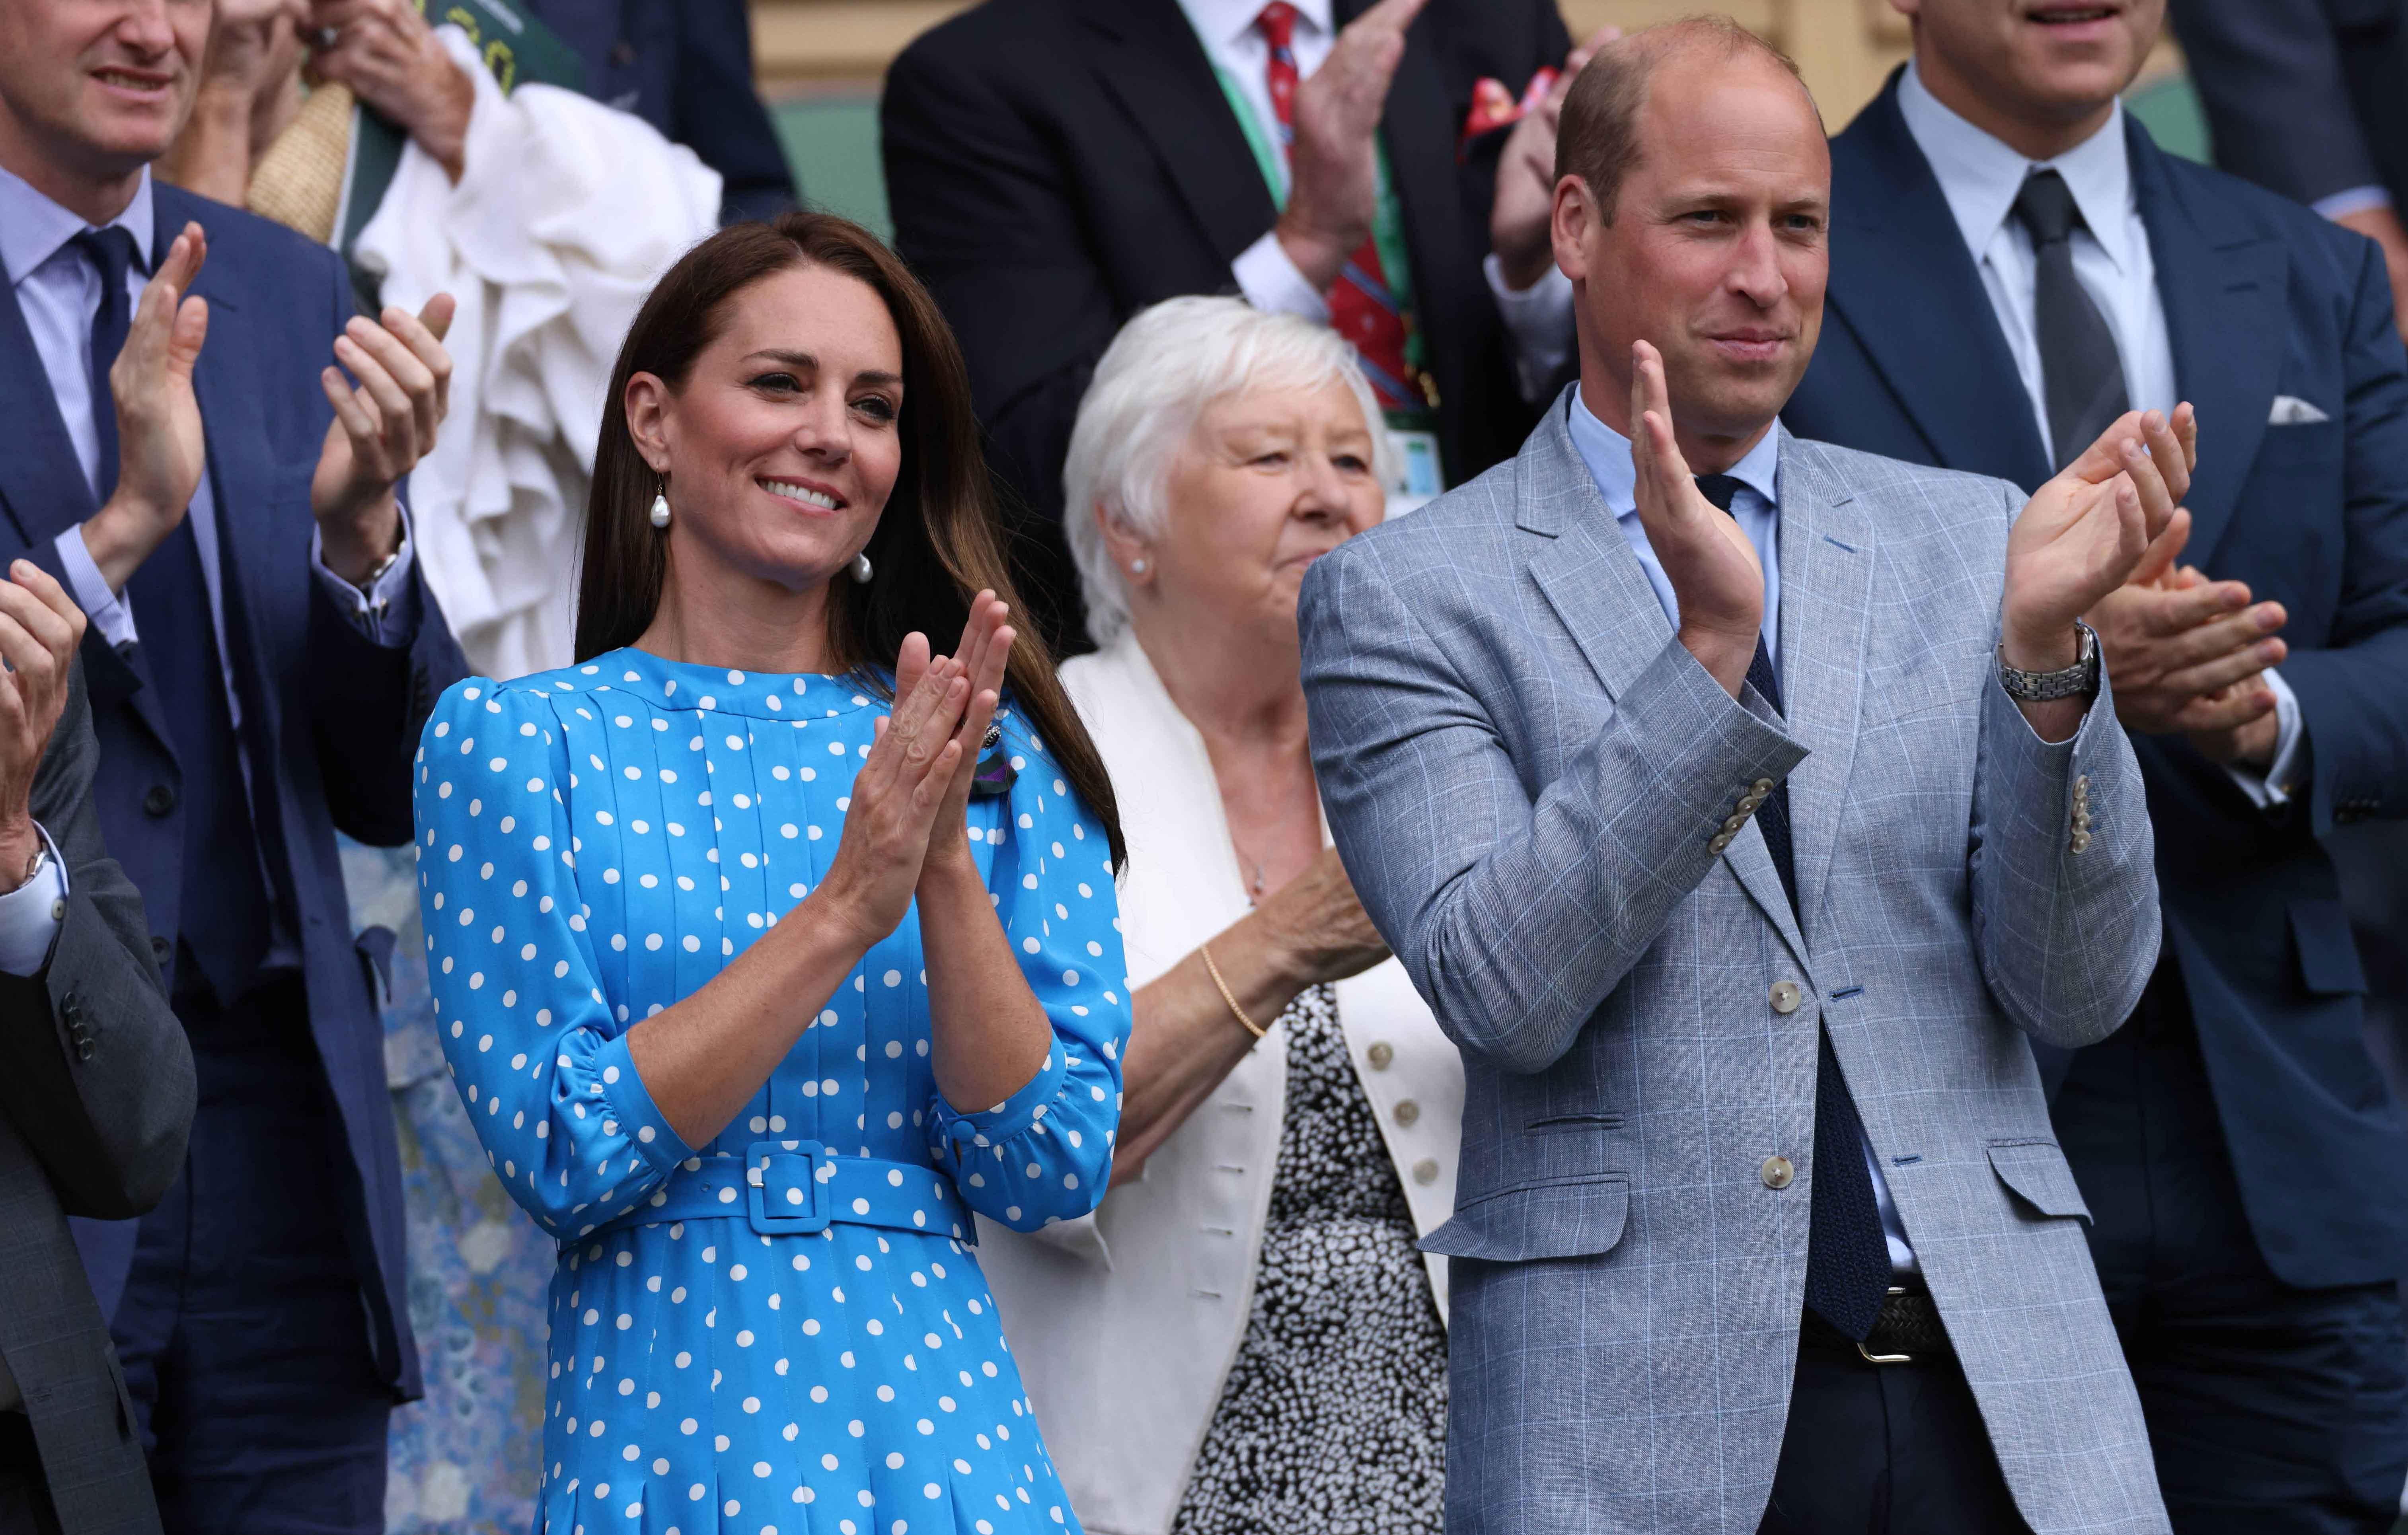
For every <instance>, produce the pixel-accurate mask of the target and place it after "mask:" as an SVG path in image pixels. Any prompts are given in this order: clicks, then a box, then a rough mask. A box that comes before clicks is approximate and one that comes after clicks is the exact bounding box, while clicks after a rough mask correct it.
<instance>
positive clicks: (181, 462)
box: [83, 223, 209, 591]
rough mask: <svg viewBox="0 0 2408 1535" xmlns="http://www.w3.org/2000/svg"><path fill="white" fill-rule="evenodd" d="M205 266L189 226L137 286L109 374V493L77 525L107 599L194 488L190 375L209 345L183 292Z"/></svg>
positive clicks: (161, 536) (200, 458)
mask: <svg viewBox="0 0 2408 1535" xmlns="http://www.w3.org/2000/svg"><path fill="white" fill-rule="evenodd" d="M207 260H208V236H207V235H204V234H203V233H202V232H201V226H200V225H199V224H196V223H190V224H186V225H185V226H184V232H183V233H182V234H181V235H177V236H176V243H175V244H174V245H172V246H169V247H168V248H167V259H166V260H165V261H163V262H161V263H159V270H158V271H157V272H156V273H155V274H153V275H152V277H151V278H150V281H149V282H148V283H146V284H145V285H144V286H143V289H142V302H141V303H140V304H139V305H137V306H136V307H135V311H134V319H133V320H132V321H131V322H130V323H129V324H128V325H127V326H126V330H125V345H124V347H123V348H122V349H121V350H120V351H119V352H118V354H117V361H116V362H115V363H113V364H111V366H110V367H109V370H108V392H109V393H110V395H111V396H113V397H114V399H115V403H116V409H117V454H118V470H117V485H116V488H115V489H114V490H112V491H111V492H110V494H109V498H108V505H105V506H103V507H101V509H100V510H99V511H97V512H95V513H93V516H92V518H91V519H90V520H89V521H87V522H85V523H84V525H83V542H84V547H85V549H86V550H87V551H88V552H89V553H90V554H91V555H92V559H93V564H95V565H97V566H99V567H100V575H101V578H102V579H103V580H105V581H107V582H108V590H111V591H123V590H125V583H126V582H127V581H129V580H131V579H133V576H134V573H135V572H136V570H139V569H140V568H141V566H142V561H145V560H148V559H149V558H150V551H151V550H153V549H155V548H157V547H159V546H160V544H161V543H162V542H164V541H165V538H166V536H167V535H168V534H169V533H173V532H175V530H176V524H178V523H179V522H181V521H183V520H184V512H185V509H186V508H188V507H189V506H191V505H192V503H193V495H194V493H195V492H197V491H198V490H200V487H201V467H202V463H203V462H204V454H205V452H206V447H205V445H204V443H203V441H202V437H201V406H200V402H199V400H198V399H197V398H195V397H194V395H193V367H194V366H195V365H196V364H197V363H198V362H200V360H201V347H202V344H203V343H204V342H206V341H207V340H208V334H209V306H208V300H207V299H201V298H188V297H186V296H185V294H186V291H187V290H189V289H190V288H191V287H192V284H193V278H194V277H197V276H199V275H200V270H201V264H202V263H203V262H205V261H207Z"/></svg>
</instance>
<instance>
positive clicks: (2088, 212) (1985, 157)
mask: <svg viewBox="0 0 2408 1535" xmlns="http://www.w3.org/2000/svg"><path fill="white" fill-rule="evenodd" d="M1898 109H1899V114H1900V115H1901V116H1903V117H1904V118H1905V119H1906V131H1907V133H1908V134H1909V135H1911V136H1913V138H1914V143H1915V147H1916V148H1917V149H1921V150H1922V151H1923V158H1924V159H1926V160H1928V161H1929V162H1930V163H1931V169H1932V173H1933V174H1934V175H1935V176H1937V177H1939V178H1940V192H1941V195H1942V196H1944V197H1945V198H1947V199H1948V211H1949V212H1950V213H1952V214H1954V215H1956V218H1957V230H1958V232H1959V233H1961V234H1962V235H1964V237H1965V248H1966V249H1969V250H1971V252H1972V253H1973V259H1974V260H1975V261H1976V262H1979V261H1980V260H1981V259H1982V253H1983V252H1984V251H1985V250H1987V249H1989V248H1990V241H1991V240H1992V239H1993V238H1994V237H1996V236H1997V235H1998V233H1999V231H2000V228H2001V227H2002V226H2004V225H2005V223H2006V221H2007V219H2008V217H2009V216H2010V215H2011V214H2012V213H2013V212H2014V206H2015V194H2016V193H2017V192H2021V191H2022V190H2023V185H2024V178H2025V177H2026V176H2028V175H2029V174H2030V173H2031V172H2032V171H2034V170H2036V169H2038V168H2040V167H2041V166H2043V165H2045V166H2049V167H2051V168H2053V169H2054V170H2056V172H2057V174H2058V175H2059V176H2062V177H2064V178H2065V185H2066V189H2067V190H2068V191H2070V192H2072V193H2073V206H2076V207H2078V208H2080V209H2081V210H2082V221H2083V222H2084V223H2085V224H2086V225H2088V226H2089V229H2090V237H2091V238H2092V239H2094V240H2096V241H2098V242H2099V249H2101V250H2103V251H2105V252H2106V253H2107V259H2108V260H2109V261H2110V262H2112V263H2114V266H2115V269H2116V270H2117V271H2118V272H2128V271H2129V270H2130V269H2131V260H2130V257H2131V247H2130V234H2131V223H2130V215H2131V210H2132V164H2131V160H2130V158H2129V155H2128V150H2127V147H2126V145H2125V142H2124V104H2123V103H2122V102H2121V101H2118V102H2116V103H2115V105H2114V110H2112V111H2110V112H2109V113H2108V114H2107V121H2106V122H2105V124H2104V125H2102V126H2101V127H2100V130H2099V131H2098V132H2097V133H2095V134H2093V135H2090V136H2089V137H2088V138H2085V139H2084V140H2083V141H2082V142H2081V143H2079V144H2077V145H2075V146H2074V147H2073V148H2072V149H2068V150H2067V151H2066V152H2065V153H2063V154H2061V155H2058V156H2057V158H2056V159H2054V160H2039V161H2034V160H2027V159H2025V158H2024V157H2023V155H2021V154H2020V153H2018V152H2017V151H2016V150H2015V149H2013V148H2011V147H2010V146H2008V145H2007V144H2005V143H2003V142H2001V141H2000V140H1999V139H1997V138H1995V137H1993V136H1991V135H1989V134H1987V133H1985V132H1984V131H1983V130H1982V129H1980V128H1976V127H1975V126H1973V124H1971V122H1968V121H1965V119H1963V118H1961V117H1959V116H1957V114H1956V113H1955V112H1954V111H1952V110H1950V109H1949V108H1948V107H1946V106H1945V105H1943V104H1942V102H1941V100H1940V98H1939V97H1938V96H1935V95H1933V94H1932V93H1931V89H1930V87H1928V86H1927V85H1925V84H1924V83H1923V77H1922V75H1921V74H1919V73H1918V72H1917V71H1916V69H1915V67H1914V64H1912V63H1909V64H1907V66H1906V77H1905V78H1903V79H1901V80H1899V86H1898Z"/></svg>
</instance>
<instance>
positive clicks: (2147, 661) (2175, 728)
mask: <svg viewBox="0 0 2408 1535" xmlns="http://www.w3.org/2000/svg"><path fill="white" fill-rule="evenodd" d="M2189 536H2190V514H2189V513H2188V512H2186V511H2184V510H2182V509H2180V508H2176V509H2175V512H2174V515H2173V519H2172V520H2171V522H2169V523H2168V524H2167V526H2166V531H2165V533H2163V534H2161V535H2159V537H2158V539H2157V543H2156V544H2155V545H2152V546H2151V547H2150V551H2149V553H2148V554H2147V555H2146V556H2145V557H2143V560H2142V561H2141V566H2140V568H2139V569H2138V570H2136V571H2134V572H2133V574H2132V576H2131V577H2130V579H2128V580H2127V581H2126V582H2125V583H2124V584H2123V585H2122V586H2120V587H2118V588H2116V589H2115V590H2114V591H2111V592H2109V593H2108V594H2107V595H2106V596H2105V597H2102V598H2100V600H2099V602H2098V604H2096V605H2094V606H2093V607H2092V608H2091V610H2090V612H2089V614H2088V615H2087V617H2088V619H2089V622H2090V627H2091V628H2093V629H2095V630H2097V631H2098V632H2099V644H2100V649H2101V650H2102V651H2103V652H2104V654H2105V657H2106V662H2107V666H2108V670H2109V673H2110V675H2113V676H2114V679H2115V718H2117V720H2119V721H2120V722H2121V723H2122V724H2123V725H2124V727H2125V728H2126V729H2127V730H2132V731H2138V732H2141V733H2143V734H2144V735H2177V734H2190V733H2192V732H2212V733H2214V734H2217V735H2221V734H2223V733H2224V732H2230V731H2232V730H2235V729H2237V728H2238V727H2240V726H2243V725H2246V724H2247V723H2249V722H2250V721H2251V720H2253V719H2256V718H2260V717H2261V716H2264V715H2267V714H2271V713H2272V710H2273V708H2274V695H2273V693H2272V691H2271V690H2269V689H2267V688H2266V687H2265V686H2264V685H2263V683H2262V682H2261V681H2259V680H2258V679H2259V677H2260V676H2261V675H2262V674H2263V673H2264V671H2265V669H2266V668H2267V667H2269V666H2272V665H2275V664H2277V663H2279V662H2280V661H2282V660H2283V658H2284V656H2285V655H2286V653H2287V650H2286V647H2285V645H2284V643H2283V642H2282V641H2281V640H2280V639H2277V638H2275V637H2274V633H2275V631H2277V630H2279V629H2281V628H2282V627H2283V624H2284V622H2285V620H2286V617H2287V615H2286V613H2285V612H2284V609H2283V604H2280V603H2258V604H2254V605H2253V604H2251V603H2250V600H2249V588H2248V587H2247V586H2246V585H2244V584H2243V583H2242V582H2239V581H2210V580H2208V579H2207V578H2206V576H2203V575H2201V574H2200V572H2199V571H2197V570H2196V569H2193V568H2191V567H2189V566H2185V567H2183V568H2182V569H2181V570H2179V571H2177V570H2175V569H2173V568H2172V564H2173V560H2174V557H2175V556H2176V555H2178V554H2180V553H2181V551H2182V547H2183V545H2184V543H2185V542H2186V540H2187V539H2188V538H2189ZM2220 746H2221V743H2219V747H2220Z"/></svg>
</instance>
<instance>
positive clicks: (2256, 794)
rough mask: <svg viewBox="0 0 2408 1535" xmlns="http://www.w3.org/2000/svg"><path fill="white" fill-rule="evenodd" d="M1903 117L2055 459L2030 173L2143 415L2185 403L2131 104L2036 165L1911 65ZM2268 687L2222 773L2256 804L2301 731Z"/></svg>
mask: <svg viewBox="0 0 2408 1535" xmlns="http://www.w3.org/2000/svg"><path fill="white" fill-rule="evenodd" d="M1898 106H1899V113H1900V114H1901V115H1902V116H1903V117H1904V118H1905V119H1906V130H1907V133H1908V134H1909V135H1912V136H1913V138H1914V143H1915V147H1916V148H1917V149H1921V150H1922V151H1923V158H1924V159H1925V160H1926V161H1928V162H1929V163H1930V165H1931V170H1932V174H1933V175H1934V176H1935V177H1937V178H1939V181H1940V192H1941V195H1942V197H1944V198H1946V199H1947V201H1948V211H1949V212H1950V213H1951V214H1952V215H1954V216H1955V218H1956V220H1957V232H1958V233H1959V234H1961V235H1963V236H1964V239H1965V248H1966V249H1968V250H1969V251H1971V253H1972V256H1973V264H1974V266H1975V267H1976V268H1977V269H1978V270H1979V271H1980V273H1981V275H1982V291H1984V292H1985V293H1987V294H1988V295H1989V299H1990V307H1991V309H1992V310H1993V311H1994V312H1995V313H1996V314H1997V315H1998V318H1999V329H2000V332H2002V333H2003V334H2005V336H2006V341H2007V350H2008V351H2009V352H2010V353H2012V354H2013V355H2014V360H2015V372H2016V374H2017V375H2018V376H2019V377H2021V378H2022V379H2023V384H2024V392H2025V393H2026V394H2027V395H2028V396H2029V397H2030V399H2031V406H2032V420H2033V422H2034V424H2035V425H2037V426H2038V427H2039V429H2040V440H2041V446H2042V448H2043V449H2045V450H2046V451H2047V453H2048V455H2049V462H2052V463H2054V462H2057V445H2056V444H2055V442H2054V441H2053V440H2052V439H2051V437H2050V435H2049V429H2048V400H2047V395H2046V392H2045V390H2044V386H2043V382H2042V377H2041V362H2040V332H2039V320H2038V316H2037V312H2036V306H2035V298H2034V293H2035V290H2036V287H2037V283H2038V272H2039V269H2038V265H2037V263H2035V261H2034V259H2033V256H2032V243H2031V235H2030V234H2029V233H2028V231H2026V230H2025V228H2024V225H2023V220H2020V219H2017V218H2015V217H2014V205H2015V197H2016V194H2017V193H2019V192H2021V191H2022V190H2023V184H2024V178H2026V177H2027V176H2028V175H2029V174H2030V173H2031V172H2032V171H2035V170H2038V169H2041V168H2042V167H2043V166H2045V167H2047V168H2050V169H2053V170H2055V171H2056V172H2057V174H2058V175H2059V176H2061V177H2063V178H2065V185H2066V190H2068V191H2069V192H2072V194H2073V203H2074V206H2075V207H2077V208H2079V209H2080V210H2081V212H2082V225H2081V226H2080V227H2077V228H2076V229H2075V230H2074V232H2073V238H2072V246H2073V275H2074V278H2075V280H2077V281H2078V282H2080V283H2081V284H2082V287H2083V291H2085V292H2086V293H2088V294H2089V295H2090V301H2091V302H2092V303H2093V304H2095V305H2097V306H2099V312H2100V315H2101V316H2102V317H2103V318H2104V319H2105V320H2106V321H2107V328H2108V330H2109V331H2110V332H2112V333H2113V334H2114V337H2115V348H2116V350H2117V351H2118V352H2120V353H2121V354H2122V355H2123V359H2124V391H2125V397H2126V399H2127V400H2128V401H2129V402H2130V405H2131V408H2133V409H2135V410H2159V411H2164V412H2166V413H2167V414H2168V415H2171V414H2172V412H2173V408H2174V406H2175V405H2178V404H2179V403H2180V395H2179V393H2178V392H2177V390H2178V386H2177V385H2176V383H2175V381H2174V351H2173V339H2172V334H2171V331H2169V330H2168V328H2167V325H2166V306H2165V303H2164V301H2163V299H2162V298H2161V297H2160V296H2159V295H2158V292H2157V263H2156V260H2155V259H2154V257H2153V256H2152V255H2151V252H2150V249H2149V231H2148V226H2147V225H2146V224H2144V223H2143V222H2142V220H2141V203H2140V198H2139V195H2138V194H2137V193H2136V192H2134V191H2133V188H2132V170H2131V163H2130V160H2129V157H2128V154H2127V150H2126V146H2125V142H2124V108H2123V105H2122V103H2120V102H2119V103H2117V104H2116V106H2115V108H2114V111H2113V112H2111V113H2110V114H2109V115H2108V119H2107V121H2106V124H2105V125H2104V126H2102V127H2101V128H2100V130H2099V131H2098V132H2097V133H2095V134H2093V135H2090V136H2089V137H2088V138H2086V139H2084V140H2083V141H2082V142H2081V143H2080V144H2078V145H2075V146H2074V147H2073V148H2072V149H2069V150H2067V151H2066V152H2065V153H2063V154H2061V155H2058V156H2057V157H2056V158H2055V159H2053V160H2043V161H2032V160H2027V159H2025V158H2024V156H2023V155H2022V154H2021V153H2020V152H2018V151H2017V150H2015V149H2013V148H2011V147H2009V146H2008V145H2007V144H2005V143H2003V142H2001V141H2000V140H1999V139H1997V138H1994V137H1992V136H1991V135H1989V134H1987V133H1985V132H1984V131H1983V130H1981V129H1979V128H1977V127H1975V126H1973V124H1972V123H1971V122H1968V121H1965V119H1963V118H1961V117H1959V116H1957V114H1956V113H1955V112H1953V111H1951V110H1950V109H1949V108H1948V107H1945V106H1943V105H1942V103H1941V101H1940V99H1939V98H1938V97H1937V96H1934V95H1933V94H1932V93H1931V92H1930V89H1929V88H1928V87H1927V86H1926V85H1925V84H1924V83H1923V78H1922V76H1921V75H1920V74H1918V73H1917V72H1916V70H1915V67H1914V64H1908V65H1907V66H1906V75H1905V78H1902V79H1901V80H1899V88H1898ZM2266 685H2267V689H2268V690H2269V691H2271V692H2272V693H2273V695H2274V704H2275V715H2276V722H2277V725H2278V730H2277V732H2276V737H2275V745H2274V760H2273V762H2272V766H2271V767H2270V768H2269V769H2268V771H2267V772H2266V773H2264V774H2263V775H2260V774H2258V773H2256V772H2253V771H2251V770H2249V769H2247V768H2241V767H2229V768H2227V769H2226V771H2227V772H2228V773H2229V774H2230V775H2231V776H2232V780H2233V782H2234V783H2236V784H2238V785H2239V786H2240V787H2241V789H2242V791H2243V793H2245V794H2247V795H2248V796H2249V798H2250V799H2251V801H2252V802H2254V803H2256V804H2257V806H2258V807H2259V808H2260V809H2267V808H2271V807H2272V806H2275V805H2278V804H2282V803H2285V802H2286V800H2287V799H2288V795H2287V794H2286V792H2285V790H2284V789H2283V787H2282V786H2283V784H2284V783H2285V782H2286V781H2287V780H2288V778H2289V777H2290V775H2291V771H2292V766H2293V763H2294V762H2295V761H2296V760H2297V758H2298V754H2299V749H2300V741H2301V739H2302V737H2303V734H2304V732H2303V729H2302V727H2301V724H2300V701H2299V699H2298V697H2297V696H2296V695H2294V694H2293V693H2292V691H2291V689H2290V685H2289V684H2287V683H2286V682H2285V681H2284V680H2283V677H2282V675H2281V673H2280V672H2278V671H2276V670H2275V669H2273V668H2272V667H2269V668H2268V669H2267V671H2266Z"/></svg>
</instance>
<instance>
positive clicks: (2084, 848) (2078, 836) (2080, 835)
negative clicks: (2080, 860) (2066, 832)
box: [2070, 831, 2090, 857]
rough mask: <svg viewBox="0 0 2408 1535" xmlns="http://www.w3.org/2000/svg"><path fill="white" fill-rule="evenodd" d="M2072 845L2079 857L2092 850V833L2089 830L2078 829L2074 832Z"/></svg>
mask: <svg viewBox="0 0 2408 1535" xmlns="http://www.w3.org/2000/svg"><path fill="white" fill-rule="evenodd" d="M2070 846H2071V847H2072V849H2073V851H2074V853H2075V855H2076V856H2077V857H2078V856H2080V855H2081V854H2084V853H2086V852H2088V851H2090V833H2089V832H2087V831H2076V832H2075V833H2073V840H2072V842H2071V844H2070Z"/></svg>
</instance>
